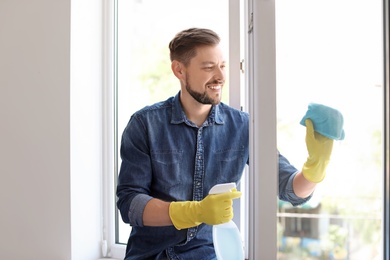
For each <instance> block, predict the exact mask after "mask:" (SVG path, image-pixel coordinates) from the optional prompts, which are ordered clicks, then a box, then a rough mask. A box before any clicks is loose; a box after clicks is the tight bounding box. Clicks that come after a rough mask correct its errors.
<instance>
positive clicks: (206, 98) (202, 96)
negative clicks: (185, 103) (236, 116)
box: [186, 76, 222, 105]
mask: <svg viewBox="0 0 390 260" xmlns="http://www.w3.org/2000/svg"><path fill="white" fill-rule="evenodd" d="M211 84H221V83H220V82H218V81H216V82H213V83H211ZM221 85H222V84H221ZM186 90H187V91H188V93H190V95H191V97H193V98H194V99H195V100H196V101H198V102H199V103H201V104H204V105H218V104H219V103H220V102H221V97H220V96H219V97H217V98H212V97H210V95H209V94H207V91H204V92H203V93H201V92H197V91H195V90H193V89H192V88H191V85H190V84H189V83H188V76H187V80H186Z"/></svg>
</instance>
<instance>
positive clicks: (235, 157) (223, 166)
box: [214, 147, 245, 183]
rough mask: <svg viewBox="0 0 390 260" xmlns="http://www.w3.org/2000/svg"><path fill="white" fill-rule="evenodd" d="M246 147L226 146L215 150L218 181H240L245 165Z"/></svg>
mask: <svg viewBox="0 0 390 260" xmlns="http://www.w3.org/2000/svg"><path fill="white" fill-rule="evenodd" d="M244 157H245V149H244V147H238V148H236V147H235V148H226V149H220V150H216V151H214V158H215V159H216V162H217V165H216V166H217V168H218V169H217V172H218V176H217V182H218V183H225V182H238V181H239V180H240V178H241V175H242V171H243V170H244V167H245V160H244Z"/></svg>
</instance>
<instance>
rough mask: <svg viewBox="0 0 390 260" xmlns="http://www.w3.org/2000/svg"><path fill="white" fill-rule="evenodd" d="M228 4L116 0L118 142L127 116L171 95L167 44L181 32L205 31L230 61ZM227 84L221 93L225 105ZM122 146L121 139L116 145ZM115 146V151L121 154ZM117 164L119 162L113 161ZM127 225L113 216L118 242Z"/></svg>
mask: <svg viewBox="0 0 390 260" xmlns="http://www.w3.org/2000/svg"><path fill="white" fill-rule="evenodd" d="M228 5H229V1H220V0H192V1H189V0H186V1H183V0H165V1H161V0H118V54H117V55H118V57H117V58H118V76H117V77H118V83H117V84H118V85H117V95H118V102H117V117H118V118H117V124H118V126H117V129H118V133H117V136H118V140H120V139H121V135H122V132H123V130H124V128H125V126H126V124H127V122H128V120H129V119H130V116H131V114H133V113H134V112H135V111H136V110H138V109H141V108H142V107H144V106H146V105H151V104H153V103H155V102H158V101H162V100H165V99H167V98H168V97H170V96H174V95H175V94H176V93H177V92H178V91H179V90H180V84H179V81H178V80H177V79H176V78H175V76H174V75H173V73H172V72H171V69H170V60H169V49H168V44H169V42H170V40H171V39H172V38H173V37H174V35H175V34H176V33H177V32H179V31H180V30H183V29H186V28H189V27H205V28H210V29H212V30H214V31H215V32H217V33H218V34H219V35H220V37H221V39H222V41H225V44H223V46H224V47H225V55H226V59H227V60H229V57H228V54H229V52H228V47H229V44H228V39H229V34H228V32H229V28H228V26H229V20H228V13H229V10H228ZM228 94H229V81H228V80H227V81H226V84H225V87H224V91H223V102H225V103H228V99H229V97H228ZM119 143H120V141H119ZM119 148H120V147H119V144H118V145H117V150H118V152H119ZM116 159H117V161H118V165H120V158H116ZM130 230H131V227H130V226H129V225H127V224H125V223H123V222H122V220H121V219H120V216H119V215H118V216H117V232H116V237H117V238H116V240H117V243H127V240H128V237H129V234H130Z"/></svg>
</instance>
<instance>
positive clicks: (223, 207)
mask: <svg viewBox="0 0 390 260" xmlns="http://www.w3.org/2000/svg"><path fill="white" fill-rule="evenodd" d="M239 197H241V192H240V191H237V189H232V191H230V192H225V193H221V194H210V195H207V197H205V198H204V199H203V200H201V201H177V202H171V204H170V206H169V216H170V218H171V220H172V223H173V225H174V226H175V227H176V229H178V230H180V229H183V228H190V227H195V226H198V225H200V224H202V223H206V224H208V225H217V224H222V223H226V222H228V221H230V220H232V218H233V207H232V205H233V199H236V198H239Z"/></svg>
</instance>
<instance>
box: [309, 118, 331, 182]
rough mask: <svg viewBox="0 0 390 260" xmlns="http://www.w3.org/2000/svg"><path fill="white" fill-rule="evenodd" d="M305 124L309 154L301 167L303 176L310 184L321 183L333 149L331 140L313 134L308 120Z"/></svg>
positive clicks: (315, 133) (311, 124) (311, 125)
mask: <svg viewBox="0 0 390 260" xmlns="http://www.w3.org/2000/svg"><path fill="white" fill-rule="evenodd" d="M305 123H306V147H307V151H308V153H309V156H308V158H307V161H306V162H305V164H304V165H303V169H302V172H303V176H304V177H305V178H306V179H307V180H309V181H311V182H315V183H318V182H321V181H322V180H323V179H324V178H325V174H326V167H327V166H328V163H329V160H330V155H331V153H332V149H333V140H332V139H330V138H327V137H325V136H323V135H321V134H319V133H317V132H314V127H313V123H312V122H311V120H310V119H306V120H305Z"/></svg>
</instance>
